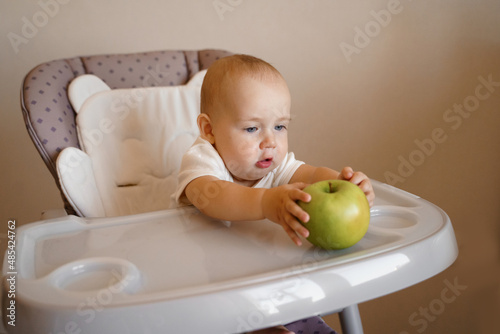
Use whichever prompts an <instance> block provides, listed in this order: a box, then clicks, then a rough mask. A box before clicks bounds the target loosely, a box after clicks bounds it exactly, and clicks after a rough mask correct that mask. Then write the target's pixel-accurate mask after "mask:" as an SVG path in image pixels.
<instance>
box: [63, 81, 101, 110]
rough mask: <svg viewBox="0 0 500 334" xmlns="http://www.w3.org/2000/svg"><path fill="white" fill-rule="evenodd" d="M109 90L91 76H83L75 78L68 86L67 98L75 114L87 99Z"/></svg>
mask: <svg viewBox="0 0 500 334" xmlns="http://www.w3.org/2000/svg"><path fill="white" fill-rule="evenodd" d="M108 90H111V88H109V86H108V85H106V83H105V82H104V81H102V80H101V79H100V78H98V77H96V76H95V75H92V74H84V75H80V76H78V77H76V78H75V79H74V80H73V81H71V82H70V84H69V86H68V98H69V101H70V102H71V105H72V106H73V109H74V110H75V112H76V113H79V112H80V109H81V107H82V105H83V103H84V102H85V100H87V99H88V98H89V97H91V96H92V95H94V94H96V93H99V92H103V91H108Z"/></svg>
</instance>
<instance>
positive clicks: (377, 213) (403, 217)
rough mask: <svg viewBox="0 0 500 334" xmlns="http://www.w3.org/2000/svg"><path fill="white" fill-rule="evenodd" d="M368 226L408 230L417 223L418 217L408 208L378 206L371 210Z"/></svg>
mask: <svg viewBox="0 0 500 334" xmlns="http://www.w3.org/2000/svg"><path fill="white" fill-rule="evenodd" d="M370 213H371V221H370V225H373V226H377V227H381V228H384V229H401V228H408V227H412V226H414V225H416V224H417V223H418V215H417V214H416V213H415V212H414V211H412V209H410V208H406V207H400V206H392V205H380V206H375V207H373V208H372V209H371V211H370Z"/></svg>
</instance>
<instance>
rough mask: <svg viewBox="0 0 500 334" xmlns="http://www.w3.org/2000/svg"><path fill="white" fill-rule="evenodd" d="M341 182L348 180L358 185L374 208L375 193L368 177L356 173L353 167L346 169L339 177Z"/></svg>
mask: <svg viewBox="0 0 500 334" xmlns="http://www.w3.org/2000/svg"><path fill="white" fill-rule="evenodd" d="M337 179H339V180H346V181H349V182H351V183H354V184H355V185H357V186H358V187H359V188H361V190H363V192H364V193H365V195H366V199H367V200H368V203H369V204H370V207H372V206H373V200H374V199H375V193H374V192H373V187H372V183H371V182H370V179H369V178H368V176H366V175H365V174H364V173H362V172H355V171H353V169H352V168H351V167H344V168H343V169H342V171H341V172H340V174H339V176H338V177H337Z"/></svg>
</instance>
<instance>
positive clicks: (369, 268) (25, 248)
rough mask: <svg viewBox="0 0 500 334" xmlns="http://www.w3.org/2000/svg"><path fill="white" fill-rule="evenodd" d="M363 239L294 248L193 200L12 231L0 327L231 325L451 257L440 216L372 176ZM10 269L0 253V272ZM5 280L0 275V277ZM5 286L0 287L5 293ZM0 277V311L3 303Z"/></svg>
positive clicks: (269, 320)
mask: <svg viewBox="0 0 500 334" xmlns="http://www.w3.org/2000/svg"><path fill="white" fill-rule="evenodd" d="M373 185H374V189H375V193H376V196H377V198H376V201H375V205H374V207H373V208H372V218H371V222H370V227H369V229H368V232H367V234H366V236H365V237H364V238H363V239H362V240H361V241H360V242H359V243H358V244H356V245H355V246H353V247H351V248H348V249H345V250H342V251H324V250H320V249H317V248H315V247H313V246H311V245H310V244H309V243H308V242H307V241H304V245H303V246H302V247H297V246H295V245H294V244H293V243H292V242H291V241H290V240H289V238H288V236H287V235H286V233H284V232H283V230H282V229H281V228H280V227H279V226H278V225H276V224H273V223H271V222H269V221H259V222H234V223H232V224H231V225H230V226H226V225H224V224H223V223H222V222H220V221H216V220H212V219H209V218H207V217H205V216H203V215H202V214H200V213H198V211H196V210H195V209H193V208H185V209H179V210H169V211H159V212H154V213H147V214H141V215H134V216H127V217H116V218H100V219H82V218H78V217H74V216H66V217H63V218H59V219H53V220H48V221H41V222H37V223H33V224H29V225H26V226H22V227H20V228H18V230H17V231H16V234H17V236H16V237H17V240H16V242H17V243H16V271H17V275H16V296H15V303H16V304H15V305H16V311H15V312H16V326H15V327H13V326H10V325H8V324H7V323H6V321H8V320H9V319H7V318H6V317H5V316H4V317H3V318H4V324H5V327H6V329H7V331H8V332H9V333H33V334H36V333H43V334H47V333H68V332H70V333H73V332H75V333H76V332H78V330H79V329H81V331H82V333H160V332H162V333H198V332H200V333H216V334H221V333H237V332H244V331H247V330H250V329H253V328H262V327H267V326H271V325H275V324H280V323H288V322H292V321H295V320H298V319H302V318H306V317H308V316H311V315H317V314H328V313H331V312H333V311H336V310H339V309H342V308H344V307H346V306H349V305H352V304H356V303H360V302H363V301H367V300H370V299H373V298H377V297H379V296H382V295H385V294H389V293H392V292H395V291H397V290H400V289H403V288H405V287H408V286H410V285H413V284H416V283H418V282H421V281H423V280H425V279H427V278H429V277H431V276H433V275H435V274H437V273H439V272H441V271H443V270H444V269H445V268H447V267H448V266H449V265H450V264H451V263H453V261H454V260H455V258H456V257H457V255H458V250H457V245H456V241H455V236H454V232H453V228H452V225H451V223H450V220H449V218H448V216H447V215H446V214H445V213H444V212H443V211H442V210H441V209H439V208H438V207H436V206H435V205H433V204H431V203H429V202H427V201H425V200H423V199H421V198H419V197H417V196H414V195H411V194H408V193H406V192H404V191H402V190H399V189H396V188H393V187H391V186H388V185H386V184H383V183H380V182H377V181H373ZM10 271H11V270H9V268H8V263H7V261H6V260H5V261H4V268H3V275H5V276H7V277H8V273H9V272H10ZM4 279H5V277H4ZM6 288H7V289H6ZM6 290H8V286H7V285H4V291H3V294H2V295H3V298H2V299H3V300H2V301H3V306H2V310H5V309H6V307H7V306H8V305H9V304H8V303H9V302H10V300H11V299H9V298H8V293H7V292H8V291H6Z"/></svg>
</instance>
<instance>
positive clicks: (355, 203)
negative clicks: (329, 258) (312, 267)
mask: <svg viewBox="0 0 500 334" xmlns="http://www.w3.org/2000/svg"><path fill="white" fill-rule="evenodd" d="M304 191H305V192H306V193H308V194H310V195H311V201H310V202H308V203H305V202H302V201H298V204H299V206H300V207H301V208H302V209H304V211H306V212H307V213H308V214H309V217H310V219H309V221H308V222H307V223H305V224H304V223H302V222H301V223H302V224H303V225H304V226H305V227H306V228H307V229H308V230H309V237H308V238H307V240H308V241H309V242H311V243H312V244H313V245H316V246H318V247H321V248H324V249H343V248H347V247H351V246H352V245H354V244H356V243H357V242H358V241H359V240H361V238H363V236H364V235H365V234H366V231H367V230H368V224H369V223H370V205H369V204H368V200H367V199H366V196H365V194H364V193H363V191H362V190H361V189H360V188H359V187H358V186H357V185H355V184H353V183H351V182H349V181H343V180H326V181H320V182H317V183H314V184H311V185H309V186H307V187H306V188H305V189H304Z"/></svg>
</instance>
